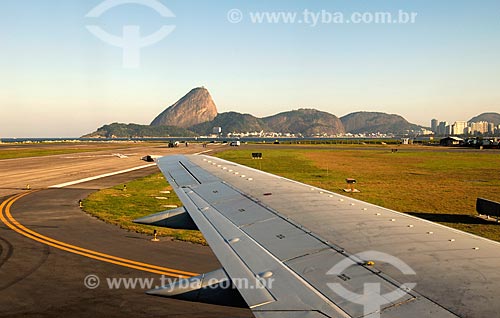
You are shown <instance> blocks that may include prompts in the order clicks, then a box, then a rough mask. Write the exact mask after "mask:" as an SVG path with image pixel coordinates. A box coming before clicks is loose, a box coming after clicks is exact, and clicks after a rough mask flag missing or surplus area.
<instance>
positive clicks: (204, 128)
mask: <svg viewBox="0 0 500 318" xmlns="http://www.w3.org/2000/svg"><path fill="white" fill-rule="evenodd" d="M481 116H482V117H481ZM471 120H477V121H480V120H486V121H490V122H495V123H496V124H499V123H500V114H496V113H485V114H482V115H480V116H478V117H475V118H473V119H471ZM213 127H222V132H223V133H224V134H227V133H232V132H234V133H246V132H255V131H257V132H260V131H264V132H276V133H284V134H285V133H291V134H296V135H299V134H301V135H303V136H318V135H328V136H334V135H338V134H343V133H346V132H348V133H394V134H404V133H408V132H414V131H420V130H421V128H422V127H421V126H418V125H415V124H411V123H409V122H408V121H407V120H406V119H404V118H403V117H401V116H399V115H392V114H385V113H379V112H356V113H352V114H348V115H346V116H344V117H342V118H340V119H339V118H338V117H337V116H335V115H333V114H330V113H327V112H322V111H319V110H316V109H298V110H292V111H287V112H282V113H279V114H276V115H273V116H269V117H265V118H257V117H255V116H253V115H250V114H241V113H237V112H227V113H222V114H218V112H217V106H216V105H215V103H214V101H213V99H212V97H211V96H210V93H209V92H208V90H207V89H206V88H204V87H198V88H194V89H192V90H191V91H189V92H188V93H187V94H186V95H185V96H183V97H182V98H181V99H179V100H178V101H177V102H175V103H174V104H173V105H172V106H170V107H168V108H166V109H165V110H164V111H163V112H161V113H160V114H159V115H158V116H156V118H155V119H154V120H153V121H152V122H151V125H150V126H147V125H137V124H118V123H114V124H110V125H105V126H103V127H101V128H99V129H98V130H97V131H95V132H93V133H91V134H88V135H85V136H84V137H105V138H112V137H122V138H123V137H169V136H177V137H184V136H194V135H210V134H211V133H212V131H213Z"/></svg>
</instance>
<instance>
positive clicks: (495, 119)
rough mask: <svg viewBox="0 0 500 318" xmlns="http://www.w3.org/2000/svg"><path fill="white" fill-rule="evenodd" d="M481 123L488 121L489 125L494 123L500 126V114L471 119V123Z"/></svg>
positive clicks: (488, 114)
mask: <svg viewBox="0 0 500 318" xmlns="http://www.w3.org/2000/svg"><path fill="white" fill-rule="evenodd" d="M480 121H487V122H489V123H494V124H495V125H500V114H499V113H482V114H481V115H477V116H476V117H473V118H471V119H469V122H472V123H477V122H480Z"/></svg>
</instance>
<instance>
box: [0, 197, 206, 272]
mask: <svg viewBox="0 0 500 318" xmlns="http://www.w3.org/2000/svg"><path fill="white" fill-rule="evenodd" d="M30 193H33V191H31V192H27V193H23V194H19V195H16V196H14V197H11V198H9V199H7V200H5V201H4V202H3V203H2V204H0V220H1V221H2V222H3V223H5V225H7V226H8V227H9V228H10V229H12V230H13V231H15V232H17V233H19V234H21V235H23V236H26V237H28V238H30V239H32V240H35V241H37V242H40V243H42V244H46V245H49V246H52V247H55V248H58V249H60V250H64V251H67V252H70V253H74V254H78V255H82V256H85V257H89V258H92V259H96V260H99V261H103V262H107V263H112V264H116V265H120V266H124V267H129V268H133V269H137V270H141V271H146V272H150V273H155V274H161V275H167V276H174V277H178V278H187V277H191V276H197V275H199V274H197V273H192V272H186V271H181V270H177V269H172V268H168V267H161V266H156V265H151V264H146V263H141V262H136V261H132V260H129V259H125V258H121V257H116V256H113V255H109V254H104V253H100V252H96V251H92V250H88V249H85V248H82V247H79V246H75V245H71V244H67V243H64V242H61V241H57V240H55V239H52V238H50V237H47V236H44V235H41V234H40V233H37V232H35V231H32V230H30V229H28V228H26V227H25V226H23V225H22V224H21V223H19V222H18V221H17V220H16V219H15V218H14V217H13V216H12V214H11V212H10V208H11V207H12V205H13V204H14V203H15V202H16V201H17V200H19V199H21V198H22V197H24V196H26V195H28V194H30ZM3 212H5V216H4V215H3Z"/></svg>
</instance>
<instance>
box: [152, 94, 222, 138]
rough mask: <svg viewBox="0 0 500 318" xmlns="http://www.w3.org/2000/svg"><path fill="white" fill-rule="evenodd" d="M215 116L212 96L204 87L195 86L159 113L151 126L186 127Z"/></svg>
mask: <svg viewBox="0 0 500 318" xmlns="http://www.w3.org/2000/svg"><path fill="white" fill-rule="evenodd" d="M216 116H217V107H216V106H215V103H214V101H213V99H212V96H210V93H209V92H208V90H207V89H206V88H204V87H197V88H194V89H192V90H191V91H190V92H189V93H187V94H186V95H185V96H184V97H182V98H181V99H179V100H178V101H177V102H175V103H174V104H173V105H172V106H170V107H168V108H167V109H165V110H164V111H163V112H162V113H161V114H159V115H158V116H157V117H156V118H155V119H154V120H153V121H152V122H151V126H175V127H181V128H188V127H191V126H194V125H197V124H200V123H204V122H208V121H211V120H213V119H214V118H215V117H216Z"/></svg>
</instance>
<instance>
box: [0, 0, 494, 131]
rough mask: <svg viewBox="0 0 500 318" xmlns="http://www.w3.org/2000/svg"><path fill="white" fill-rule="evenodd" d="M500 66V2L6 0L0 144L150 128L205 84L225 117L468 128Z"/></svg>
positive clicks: (485, 105)
mask: <svg viewBox="0 0 500 318" xmlns="http://www.w3.org/2000/svg"><path fill="white" fill-rule="evenodd" d="M99 8H102V10H99ZM381 12H382V13H384V12H389V13H391V14H392V17H391V21H392V22H393V23H383V22H384V21H379V23H375V22H374V21H375V17H376V15H377V14H380V13H381ZM400 12H401V14H400ZM266 14H267V16H266ZM273 14H274V15H275V16H274V17H276V16H277V17H278V19H277V20H266V17H268V18H269V17H270V16H271V15H273ZM280 14H283V15H280ZM294 14H295V15H294ZM405 14H414V20H413V21H409V22H405V19H404V18H405ZM285 15H286V16H285ZM259 17H260V18H262V17H264V18H263V19H262V20H260V21H259ZM284 17H288V18H289V19H288V20H287V21H284ZM332 17H336V19H335V20H333V18H332ZM399 17H402V19H401V20H397V19H398V18H399ZM271 18H272V17H271ZM292 18H293V19H292ZM395 22H398V23H395ZM412 22H413V23H412ZM89 26H90V27H89ZM92 26H93V28H92ZM162 28H163V29H166V31H169V32H166V33H165V34H163V35H164V37H163V38H160V37H154V36H153V37H149V38H148V36H149V35H151V34H155V33H156V32H157V31H158V30H162ZM96 29H97V30H98V31H99V32H100V33H99V32H96V31H95V30H96ZM92 30H94V32H93V31H92ZM103 34H104V36H103ZM106 34H107V36H106ZM113 37H114V40H110V39H109V38H113ZM120 39H121V40H120ZM141 39H142V40H141ZM113 41H114V42H113ZM113 44H114V45H115V46H113ZM134 53H135V54H136V55H135V56H134ZM124 56H125V58H124ZM499 57H500V2H499V1H497V0H484V1H469V0H453V1H451V0H440V1H435V0H432V1H431V0H391V1H388V0H381V1H375V0H372V1H367V0H328V1H312V0H310V1H299V0H296V1H280V0H273V1H269V0H267V1H237V0H232V1H206V0H205V1H202V0H197V1H193V0H43V1H42V0H0V109H1V116H0V138H2V137H79V136H81V135H83V134H86V133H89V132H92V131H95V130H96V129H97V128H98V127H100V126H102V125H104V124H108V123H112V122H123V123H138V124H149V123H150V122H151V121H152V120H153V118H154V117H156V115H158V114H159V113H160V112H161V111H163V110H164V109H165V108H166V107H168V106H169V105H171V104H173V103H174V102H175V101H176V100H178V99H179V98H181V97H182V96H183V95H184V94H186V93H187V92H188V91H189V90H190V89H192V88H194V87H198V86H205V87H206V88H207V89H208V90H209V91H210V93H211V94H212V97H213V99H214V101H215V103H216V105H217V107H218V110H219V112H226V111H237V112H241V113H251V114H253V115H255V116H259V117H263V116H268V115H273V114H276V113H278V112H281V111H287V110H291V109H298V108H316V109H319V110H322V111H327V112H330V113H332V114H335V115H336V116H339V117H340V116H343V115H346V114H348V113H350V112H353V111H382V112H387V113H396V114H400V115H402V116H403V117H405V118H406V119H407V120H409V121H410V122H413V123H417V124H421V125H425V126H429V125H430V120H431V118H437V119H439V120H443V121H448V122H454V121H456V120H468V119H470V118H471V117H473V116H475V115H477V114H480V113H482V112H488V111H495V112H500V89H499V88H500V58H499Z"/></svg>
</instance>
